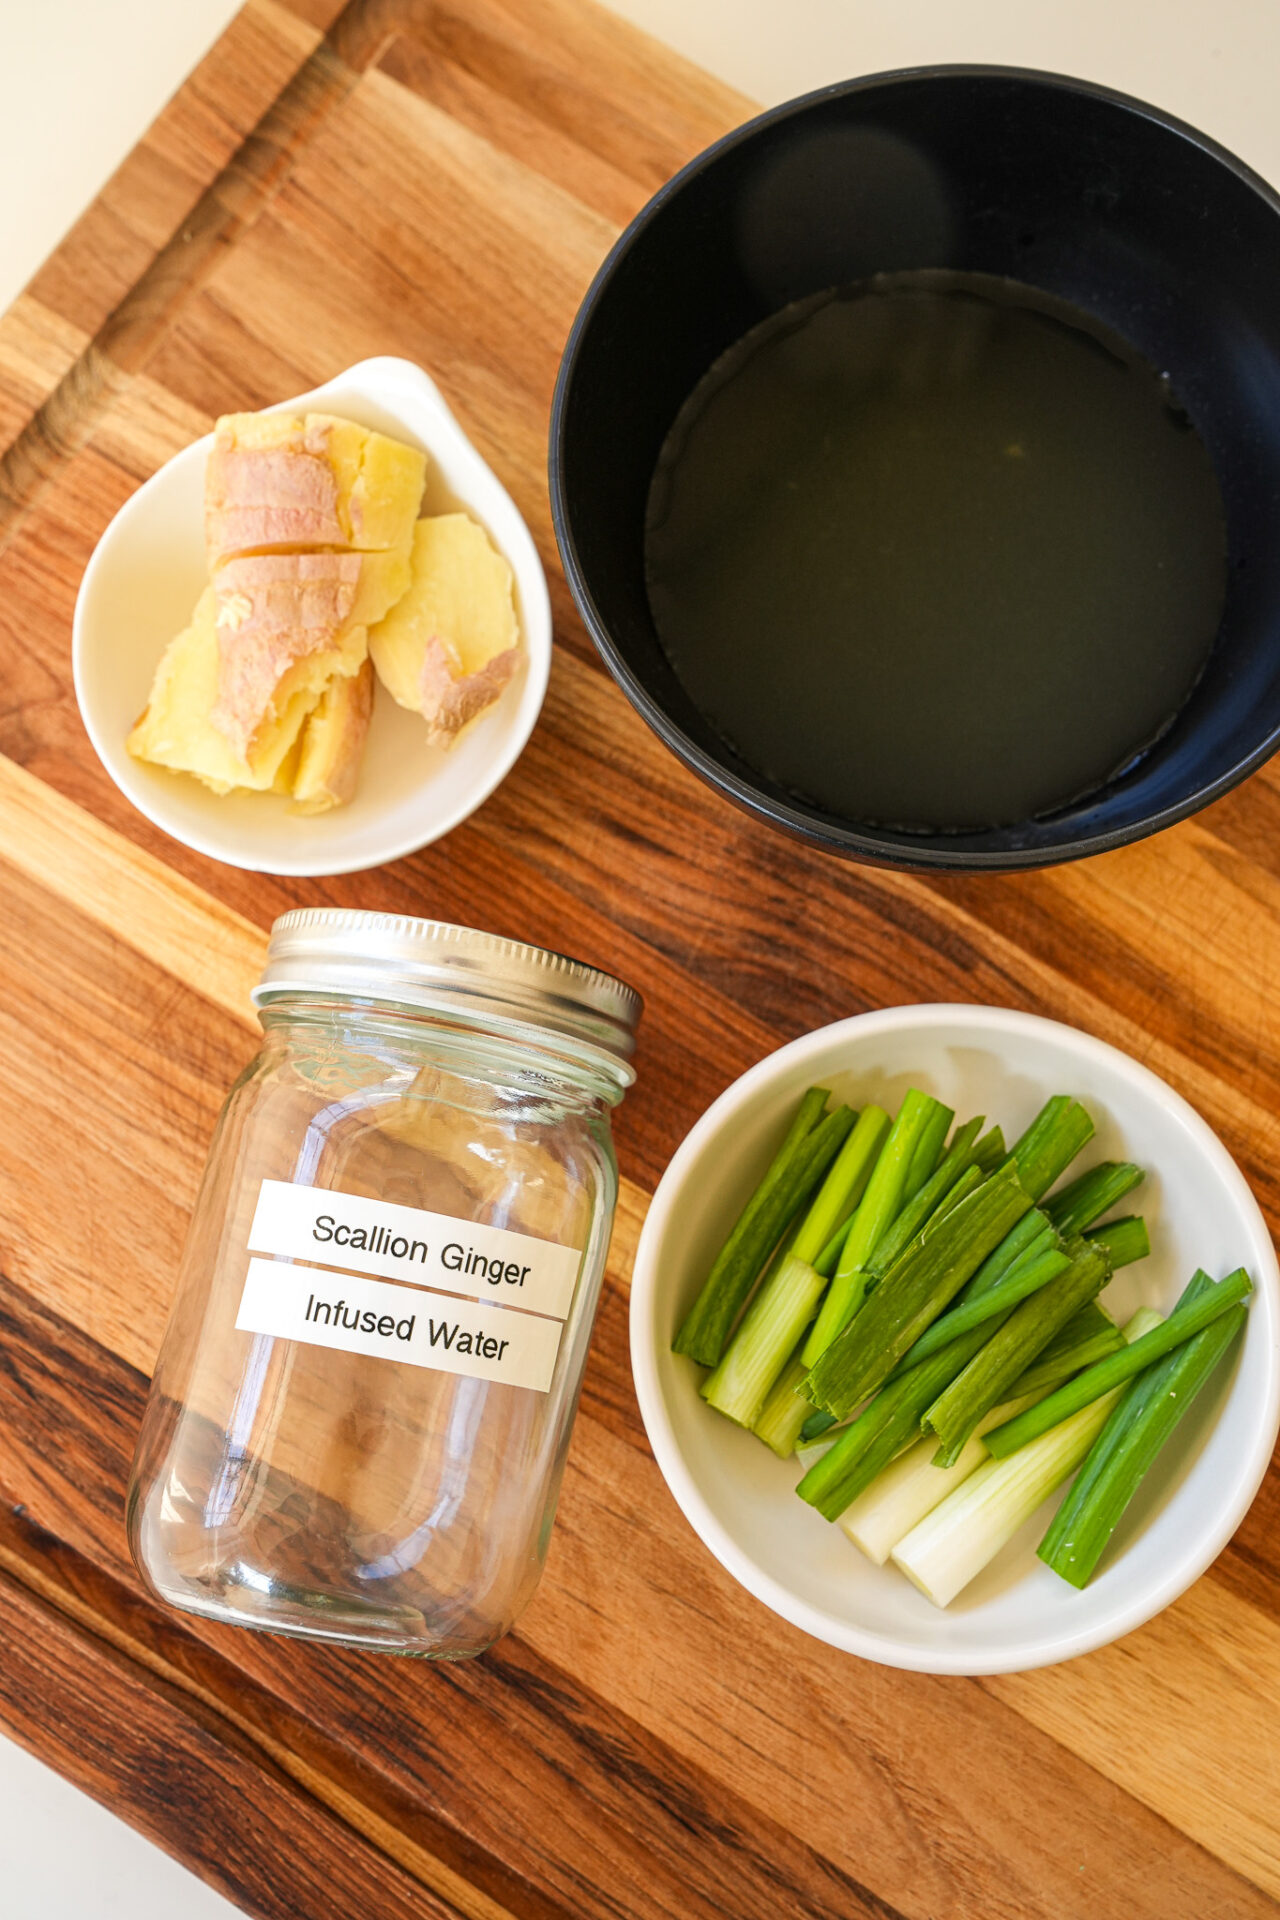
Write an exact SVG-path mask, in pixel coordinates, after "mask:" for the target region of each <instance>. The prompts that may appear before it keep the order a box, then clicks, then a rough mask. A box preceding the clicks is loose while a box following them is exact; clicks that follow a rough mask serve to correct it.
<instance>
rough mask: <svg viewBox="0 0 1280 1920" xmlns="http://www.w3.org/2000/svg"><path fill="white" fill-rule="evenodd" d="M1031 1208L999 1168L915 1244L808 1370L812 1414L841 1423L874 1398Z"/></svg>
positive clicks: (1007, 1171)
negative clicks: (819, 1411)
mask: <svg viewBox="0 0 1280 1920" xmlns="http://www.w3.org/2000/svg"><path fill="white" fill-rule="evenodd" d="M1030 1204H1031V1203H1030V1201H1029V1199H1028V1198H1027V1195H1026V1193H1025V1192H1024V1191H1023V1188H1022V1185H1021V1183H1020V1181H1019V1179H1018V1175H1017V1171H1016V1169H1015V1168H1014V1167H1012V1166H1005V1167H1003V1168H1001V1170H1000V1171H999V1172H998V1173H993V1174H992V1175H991V1178H990V1179H989V1180H986V1181H984V1183H983V1184H982V1186H980V1187H979V1188H978V1190H977V1192H976V1193H971V1194H970V1195H969V1198H968V1199H967V1200H964V1201H962V1202H961V1204H960V1205H959V1206H958V1207H956V1208H954V1209H953V1210H952V1212H951V1213H949V1214H948V1215H947V1216H946V1218H945V1219H944V1220H943V1221H942V1222H941V1223H940V1224H939V1226H938V1228H937V1230H936V1231H935V1232H933V1233H931V1234H928V1235H926V1236H925V1237H923V1238H922V1239H920V1240H917V1241H915V1242H913V1243H912V1245H911V1246H910V1247H908V1248H907V1250H906V1252H905V1253H904V1254H903V1255H902V1258H901V1259H900V1260H899V1261H898V1262H897V1264H896V1265H895V1266H894V1267H892V1268H891V1269H890V1271H889V1272H888V1273H887V1274H886V1275H885V1276H884V1278H883V1280H882V1281H881V1282H880V1284H879V1286H878V1287H877V1288H876V1290H875V1292H874V1293H873V1294H871V1295H870V1296H869V1298H868V1300H867V1302H866V1304H865V1306H864V1307H863V1308H862V1310H861V1312H860V1313H858V1314H857V1315H856V1316H855V1318H854V1319H853V1321H852V1323H851V1324H850V1325H849V1326H848V1327H846V1328H845V1330H844V1332H843V1333H842V1334H841V1335H840V1336H839V1338H838V1339H836V1340H835V1341H834V1342H833V1343H832V1345H831V1346H829V1347H828V1348H827V1349H826V1351H825V1352H824V1353H823V1354H822V1356H821V1358H820V1359H819V1360H818V1361H817V1363H816V1365H815V1366H814V1367H813V1368H812V1370H811V1372H810V1374H809V1377H808V1379H807V1380H806V1381H805V1393H806V1395H807V1396H808V1398H809V1399H810V1400H812V1401H813V1402H814V1404H815V1406H820V1407H826V1408H827V1410H828V1411H829V1412H830V1413H834V1414H835V1415H836V1416H837V1417H838V1418H840V1419H843V1417H844V1416H845V1414H847V1413H849V1412H851V1411H852V1409H853V1408H854V1407H855V1406H857V1404H858V1402H859V1401H860V1400H863V1399H865V1398H866V1396H867V1395H868V1394H869V1393H874V1391H875V1389H876V1388H877V1387H878V1386H880V1385H881V1384H882V1383H883V1382H884V1381H885V1380H887V1379H888V1377H889V1375H890V1374H891V1373H892V1372H893V1369H894V1368H895V1367H896V1366H897V1364H898V1362H899V1360H901V1358H902V1356H903V1354H904V1353H905V1352H906V1351H907V1349H908V1347H910V1346H911V1345H912V1344H913V1342H914V1341H916V1340H917V1339H919V1337H920V1335H921V1334H922V1333H923V1332H924V1330H925V1328H926V1327H927V1326H929V1325H930V1323H931V1322H932V1321H934V1320H936V1319H937V1317H938V1315H939V1314H940V1313H941V1312H942V1311H943V1309H944V1308H945V1307H947V1306H948V1305H949V1304H950V1302H951V1301H952V1299H953V1298H954V1297H955V1295H956V1294H957V1293H958V1292H959V1290H960V1288H961V1287H962V1286H963V1285H964V1283H965V1281H966V1280H968V1279H969V1278H970V1276H971V1275H972V1274H973V1273H975V1272H976V1271H977V1269H978V1268H979V1267H980V1266H981V1264H982V1262H983V1261H984V1260H985V1259H986V1257H987V1255H988V1254H989V1253H990V1252H991V1251H992V1249H993V1248H994V1247H995V1246H997V1245H998V1244H999V1242H1000V1241H1001V1240H1002V1239H1003V1238H1004V1236H1005V1234H1006V1233H1007V1232H1008V1231H1009V1228H1010V1227H1011V1226H1012V1225H1013V1223H1014V1222H1015V1220H1018V1219H1019V1218H1021V1216H1022V1215H1023V1214H1024V1213H1025V1212H1026V1211H1027V1209H1028V1207H1029V1206H1030ZM1099 1257H1100V1258H1101V1256H1099ZM1104 1264H1105V1263H1104ZM1051 1284H1052V1283H1051ZM1015 1311H1016V1312H1020V1311H1021V1309H1015ZM807 1352H808V1348H807V1347H806V1355H807ZM988 1404H991V1403H988ZM985 1410H986V1409H985V1408H984V1409H982V1411H984V1412H985Z"/></svg>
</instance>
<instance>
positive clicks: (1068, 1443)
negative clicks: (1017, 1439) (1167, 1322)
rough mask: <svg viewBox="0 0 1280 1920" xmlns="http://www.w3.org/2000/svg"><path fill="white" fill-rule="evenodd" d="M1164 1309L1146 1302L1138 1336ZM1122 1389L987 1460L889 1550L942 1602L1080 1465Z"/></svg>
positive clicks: (1136, 1322)
mask: <svg viewBox="0 0 1280 1920" xmlns="http://www.w3.org/2000/svg"><path fill="white" fill-rule="evenodd" d="M1160 1318H1161V1316H1160V1315H1159V1314H1157V1313H1153V1312H1152V1311H1151V1309H1150V1308H1147V1307H1143V1308H1141V1309H1140V1310H1139V1311H1138V1312H1137V1313H1136V1314H1135V1315H1134V1316H1133V1318H1132V1320H1130V1321H1129V1323H1128V1325H1127V1326H1126V1327H1125V1329H1124V1337H1125V1339H1126V1341H1129V1342H1132V1341H1134V1340H1137V1339H1139V1338H1140V1337H1141V1336H1142V1335H1143V1334H1144V1333H1148V1332H1150V1330H1151V1328H1152V1327H1153V1326H1156V1325H1158V1324H1159V1322H1160ZM1120 1392H1121V1389H1120V1388H1117V1389H1116V1390H1115V1392H1113V1393H1109V1394H1106V1395H1104V1397H1103V1398H1102V1399H1100V1400H1095V1401H1093V1402H1092V1403H1091V1404H1090V1405H1089V1406H1087V1407H1082V1408H1081V1409H1080V1411H1079V1413H1074V1414H1072V1415H1071V1417H1070V1419H1068V1420H1063V1421H1061V1422H1060V1423H1059V1425H1058V1426H1056V1427H1051V1428H1050V1429H1049V1431H1048V1433H1042V1434H1041V1435H1040V1436H1039V1438H1038V1439H1036V1440H1032V1441H1030V1442H1029V1443H1028V1444H1027V1445H1026V1446H1025V1447H1019V1449H1018V1451H1017V1452H1016V1453H1011V1454H1009V1455H1008V1457H1007V1458H1006V1459H1004V1460H987V1461H986V1463H985V1464H984V1465H980V1466H979V1467H978V1468H977V1469H976V1471H973V1472H971V1473H970V1474H969V1477H968V1478H967V1479H966V1480H965V1481H964V1482H963V1484H962V1485H961V1486H958V1487H957V1488H956V1489H955V1491H954V1492H953V1493H949V1494H948V1495H947V1497H946V1498H945V1499H944V1500H942V1501H941V1502H940V1504H939V1505H938V1506H936V1507H934V1509H933V1511H932V1512H931V1513H929V1514H927V1515H926V1516H925V1518H924V1519H923V1520H921V1521H920V1522H919V1523H918V1525H916V1526H914V1527H913V1528H912V1529H911V1531H910V1532H909V1533H908V1534H907V1535H906V1536H905V1537H904V1538H902V1539H900V1540H899V1541H898V1543H897V1545H896V1546H895V1547H894V1548H893V1549H892V1551H891V1554H890V1558H891V1559H892V1561H893V1564H894V1566H895V1567H898V1568H899V1569H900V1570H901V1571H902V1572H903V1573H905V1574H906V1576H907V1578H908V1580H910V1581H912V1582H913V1583H914V1584H915V1585H916V1586H917V1587H919V1589H920V1591H921V1593H923V1594H924V1595H925V1596H926V1597H927V1598H928V1599H930V1600H932V1601H933V1603H934V1605H935V1606H938V1607H946V1606H949V1605H950V1604H951V1602H952V1601H953V1600H954V1599H955V1597H956V1595H957V1594H958V1593H960V1592H962V1591H963V1590H964V1588H965V1587H967V1586H968V1585H969V1582H970V1581H971V1580H973V1579H976V1577H977V1575H978V1574H980V1573H981V1572H982V1569H983V1568H984V1567H985V1566H987V1565H988V1564H989V1563H990V1562H991V1561H992V1560H994V1558H995V1556H996V1555H997V1554H998V1553H999V1552H1000V1549H1001V1548H1002V1547H1004V1546H1006V1545H1007V1544H1008V1542H1009V1541H1010V1540H1012V1538H1013V1536H1014V1534H1015V1533H1017V1531H1018V1529H1019V1528H1020V1527H1021V1526H1022V1525H1023V1523H1024V1522H1025V1521H1027V1520H1029V1519H1030V1518H1031V1516H1032V1514H1033V1513H1034V1512H1035V1511H1036V1509H1037V1507H1039V1506H1040V1505H1041V1503H1042V1502H1043V1501H1045V1500H1047V1499H1048V1498H1049V1495H1050V1494H1051V1493H1054V1492H1056V1490H1057V1489H1058V1488H1059V1487H1060V1486H1061V1485H1062V1483H1063V1481H1064V1480H1066V1479H1068V1478H1069V1476H1070V1475H1071V1474H1073V1473H1074V1472H1075V1470H1076V1468H1077V1467H1078V1466H1079V1465H1080V1463H1081V1461H1082V1460H1083V1459H1084V1457H1085V1455H1086V1454H1087V1453H1088V1451H1089V1449H1090V1447H1091V1446H1092V1445H1093V1443H1094V1441H1095V1440H1096V1439H1097V1437H1098V1435H1099V1433H1101V1431H1102V1429H1103V1427H1104V1426H1105V1425H1106V1423H1107V1416H1108V1414H1109V1413H1110V1412H1111V1409H1112V1407H1113V1406H1114V1404H1115V1402H1116V1400H1117V1399H1118V1398H1119V1395H1120Z"/></svg>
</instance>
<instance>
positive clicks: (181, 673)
mask: <svg viewBox="0 0 1280 1920" xmlns="http://www.w3.org/2000/svg"><path fill="white" fill-rule="evenodd" d="M218 673H219V650H218V628H217V595H216V594H215V593H214V590H213V588H212V587H206V588H205V591H204V592H203V593H202V594H201V596H200V599H199V601H198V602H197V604H196V610H195V612H194V614H193V615H192V618H191V625H190V626H189V627H187V628H185V629H184V630H183V632H181V633H180V634H179V635H178V637H177V639H176V640H171V641H170V643H169V645H168V647H167V648H166V649H165V652H164V655H163V657H162V659H161V661H160V665H159V667H158V668H157V669H156V677H155V681H154V683H153V685H152V688H151V698H150V700H149V701H148V703H147V707H146V711H145V712H144V713H143V715H142V718H141V719H140V720H139V721H138V723H137V725H136V726H135V727H134V729H133V732H132V733H131V734H130V735H129V739H128V742H127V745H128V748H129V751H130V753H131V754H133V756H134V758H135V759H138V760H147V761H150V763H151V764H152V765H153V766H157V767H171V768H172V769H173V770H174V771H175V772H177V773H190V774H194V775H195V777H196V779H197V780H203V781H204V783H205V785H206V786H207V787H212V789H213V791H214V792H215V793H230V792H231V790H232V788H233V787H250V788H253V789H255V790H257V791H258V792H265V791H266V790H267V789H269V788H270V787H272V786H274V784H275V782H276V778H277V776H278V774H279V772H280V769H281V767H282V765H283V764H284V762H285V761H286V759H287V758H288V756H289V754H290V752H291V750H292V748H293V746H294V743H295V741H296V740H297V737H298V734H299V732H300V731H301V728H302V723H303V721H304V720H305V719H306V717H307V715H308V713H310V711H311V709H312V707H314V706H315V704H316V702H317V700H318V699H319V697H320V696H319V693H318V692H316V691H312V690H311V689H310V688H306V687H303V688H298V689H296V690H295V691H294V693H293V694H292V696H291V697H290V698H288V699H286V700H285V702H284V703H283V705H282V706H280V707H279V708H278V709H276V710H274V711H273V713H272V715H271V717H270V719H269V720H265V721H264V722H263V724H261V725H260V726H259V727H258V728H257V730H256V732H255V734H254V737H253V739H252V741H251V742H250V744H249V747H248V750H247V752H241V751H239V750H238V749H237V748H236V747H235V746H234V745H233V744H232V742H231V741H230V740H229V739H228V738H227V735H226V734H225V733H223V732H221V731H220V730H219V729H218V728H217V727H215V726H214V724H213V721H212V719H211V718H210V716H211V714H212V711H213V708H214V704H215V702H216V700H217V698H218Z"/></svg>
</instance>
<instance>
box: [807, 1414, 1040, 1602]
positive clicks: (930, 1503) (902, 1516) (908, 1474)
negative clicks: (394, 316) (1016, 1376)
mask: <svg viewBox="0 0 1280 1920" xmlns="http://www.w3.org/2000/svg"><path fill="white" fill-rule="evenodd" d="M1024 1404H1025V1402H1023V1401H1022V1400H1010V1401H1006V1402H1005V1404H1004V1406H1002V1407H993V1408H992V1410H991V1412H990V1413H989V1414H987V1415H986V1417H985V1419H983V1420H980V1421H979V1422H978V1425H977V1426H976V1427H975V1428H974V1430H973V1432H972V1434H971V1435H970V1436H969V1438H968V1439H967V1440H966V1441H965V1443H964V1447H963V1449H962V1451H961V1452H960V1454H959V1456H958V1457H957V1459H956V1461H955V1463H954V1465H953V1466H950V1467H939V1466H936V1465H935V1464H934V1458H933V1456H934V1452H935V1447H934V1442H933V1441H932V1440H931V1439H925V1440H918V1441H917V1442H916V1444H915V1445H914V1446H913V1447H908V1448H907V1450H906V1452H905V1453H900V1454H899V1455H898V1457H897V1459H896V1460H891V1461H890V1462H889V1464H888V1466H887V1467H885V1468H883V1469H882V1470H881V1472H880V1473H878V1474H877V1475H876V1477H875V1479H874V1480H873V1481H872V1482H871V1484H870V1485H869V1486H868V1487H865V1488H864V1489H863V1491H862V1492H861V1493H860V1494H859V1495H858V1497H857V1499H856V1500H854V1501H853V1502H852V1503H851V1504H850V1505H849V1506H848V1507H847V1508H846V1509H845V1511H844V1512H843V1513H842V1514H841V1516H840V1523H839V1524H840V1527H841V1530H842V1531H843V1532H844V1533H846V1534H847V1535H848V1536H849V1538H850V1540H852V1542H853V1544H854V1546H855V1547H857V1549H858V1551H859V1552H860V1553H863V1554H865V1555H866V1557H867V1559H868V1560H874V1562H875V1564H876V1565H877V1566H878V1567H882V1566H883V1565H884V1563H885V1561H886V1560H887V1559H888V1558H889V1555H890V1553H891V1552H892V1551H893V1549H894V1548H895V1547H896V1546H897V1544H898V1542H899V1540H903V1539H905V1538H906V1536H907V1534H909V1533H910V1531H911V1529H912V1527H915V1526H918V1525H919V1524H920V1522H921V1521H922V1520H923V1519H924V1517H925V1515H926V1514H927V1513H932V1512H933V1509H934V1508H935V1507H936V1506H938V1505H939V1503H940V1502H941V1501H943V1500H945V1499H946V1497H947V1495H948V1494H949V1493H954V1492H955V1490H956V1488H957V1487H958V1486H960V1485H961V1483H962V1482H963V1481H965V1480H967V1479H968V1478H969V1475H970V1474H971V1473H975V1472H976V1471H977V1469H978V1468H979V1467H980V1466H981V1465H982V1463H983V1461H984V1460H989V1459H990V1457H991V1456H990V1454H989V1453H988V1452H987V1449H986V1448H985V1447H984V1446H983V1444H982V1434H983V1432H984V1430H985V1429H986V1428H988V1427H994V1426H998V1425H999V1423H1000V1422H1001V1421H1002V1420H1007V1419H1008V1418H1009V1416H1010V1414H1012V1413H1016V1412H1017V1411H1018V1409H1019V1408H1020V1407H1022V1406H1023V1405H1024Z"/></svg>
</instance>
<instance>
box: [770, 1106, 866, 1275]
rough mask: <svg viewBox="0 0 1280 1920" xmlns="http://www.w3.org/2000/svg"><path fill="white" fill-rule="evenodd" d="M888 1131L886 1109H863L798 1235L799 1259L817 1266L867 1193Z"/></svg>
mask: <svg viewBox="0 0 1280 1920" xmlns="http://www.w3.org/2000/svg"><path fill="white" fill-rule="evenodd" d="M888 1131H889V1116H888V1114H887V1113H886V1112H885V1111H884V1108H883V1107H864V1108H863V1110H862V1112H861V1113H860V1114H859V1115H858V1118H857V1120H856V1122H855V1123H854V1126H853V1131H852V1132H851V1133H850V1135H849V1137H848V1139H847V1140H846V1141H845V1143H844V1145H843V1146H842V1147H841V1149H840V1152H839V1153H838V1155H837V1156H836V1158H835V1160H834V1162H833V1163H832V1166H831V1169H830V1171H829V1173H828V1174H827V1177H826V1179H825V1180H824V1181H823V1183H822V1187H821V1190H820V1191H819V1193H818V1197H817V1199H816V1200H815V1201H814V1203H813V1205H812V1206H811V1207H810V1209H809V1211H808V1213H807V1214H806V1216H805V1222H804V1225H803V1227H802V1228H801V1229H800V1232H799V1233H798V1234H797V1235H796V1243H795V1247H794V1249H793V1251H794V1253H795V1256H796V1259H797V1260H805V1261H807V1262H808V1263H809V1265H810V1266H813V1265H816V1263H817V1261H818V1259H819V1258H820V1257H821V1254H822V1252H823V1250H824V1248H825V1247H826V1245H827V1243H828V1240H829V1238H830V1236H831V1235H832V1234H833V1233H834V1232H836V1231H837V1230H838V1228H839V1224H840V1223H841V1222H842V1221H843V1220H845V1219H847V1218H849V1216H850V1214H851V1212H852V1209H853V1208H854V1207H856V1206H857V1204H858V1202H859V1201H860V1200H861V1198H862V1196H863V1193H864V1192H865V1191H866V1186H867V1182H868V1181H869V1180H870V1178H871V1175H872V1173H873V1171H874V1169H875V1165H876V1160H877V1158H878V1156H879V1153H880V1149H881V1147H882V1146H883V1144H884V1138H885V1135H886V1134H887V1133H888Z"/></svg>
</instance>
